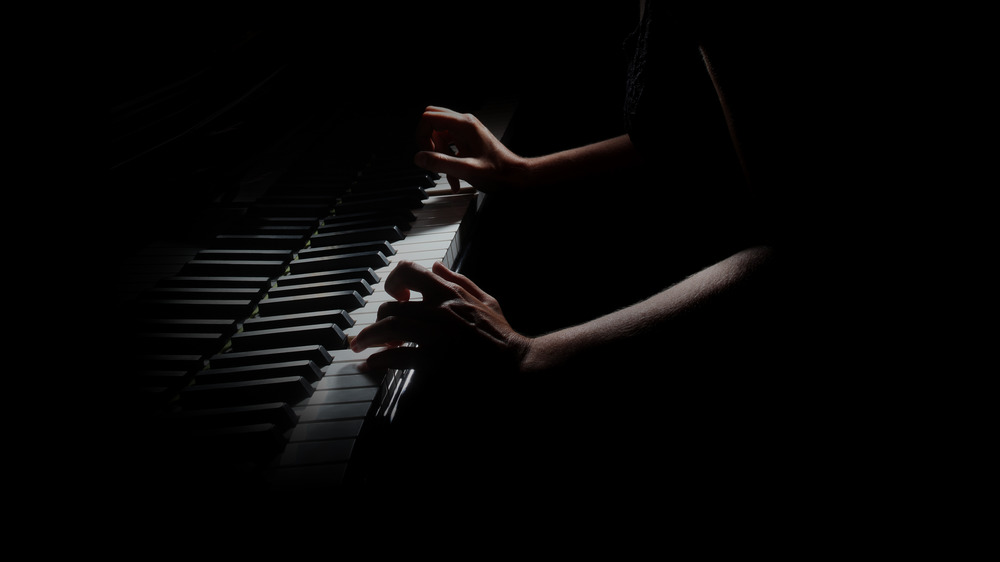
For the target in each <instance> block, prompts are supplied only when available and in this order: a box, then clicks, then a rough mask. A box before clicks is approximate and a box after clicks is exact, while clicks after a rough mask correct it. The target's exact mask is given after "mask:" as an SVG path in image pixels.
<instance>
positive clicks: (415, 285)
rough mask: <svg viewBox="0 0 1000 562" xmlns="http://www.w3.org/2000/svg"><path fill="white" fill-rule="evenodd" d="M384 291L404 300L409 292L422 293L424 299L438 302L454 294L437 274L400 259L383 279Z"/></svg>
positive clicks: (399, 299) (408, 298)
mask: <svg viewBox="0 0 1000 562" xmlns="http://www.w3.org/2000/svg"><path fill="white" fill-rule="evenodd" d="M385 291H386V292H387V293H389V296H391V297H392V298H394V299H396V300H398V301H401V302H406V301H408V300H410V292H411V291H416V292H418V293H420V294H421V295H423V298H424V301H428V302H435V303H439V302H442V301H444V300H447V299H449V298H451V297H452V296H454V290H453V289H452V288H451V286H449V282H446V281H445V280H444V279H442V278H441V277H440V276H439V275H437V274H436V273H434V272H432V271H431V270H429V269H427V268H425V267H423V266H421V265H419V264H417V263H414V262H411V261H406V260H404V261H401V262H399V264H398V265H397V266H396V269H394V270H393V271H392V273H390V274H389V276H388V277H386V279H385Z"/></svg>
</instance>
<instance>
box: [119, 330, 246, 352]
mask: <svg viewBox="0 0 1000 562" xmlns="http://www.w3.org/2000/svg"><path fill="white" fill-rule="evenodd" d="M228 338H229V336H228V335H226V334H222V333H214V334H213V333H190V332H154V333H140V334H136V335H135V340H134V343H135V346H136V349H138V350H139V351H142V352H148V353H181V354H192V355H198V354H209V353H215V352H216V351H219V350H220V349H222V348H223V347H224V346H225V344H226V341H227V340H228Z"/></svg>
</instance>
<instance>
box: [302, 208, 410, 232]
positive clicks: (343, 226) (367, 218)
mask: <svg viewBox="0 0 1000 562" xmlns="http://www.w3.org/2000/svg"><path fill="white" fill-rule="evenodd" d="M416 220H417V217H416V216H415V215H414V214H413V212H412V211H410V210H409V209H392V208H389V209H376V210H374V211H360V212H357V213H349V212H347V211H340V212H338V213H336V214H334V215H330V216H328V217H326V218H324V219H323V224H322V225H320V226H319V227H318V228H317V229H316V232H334V231H337V230H354V229H356V228H365V227H364V226H355V225H356V224H357V223H358V222H361V221H364V222H375V224H372V225H369V226H388V225H392V226H395V227H396V228H399V229H400V230H404V229H406V228H408V227H409V225H410V223H412V222H414V221H416Z"/></svg>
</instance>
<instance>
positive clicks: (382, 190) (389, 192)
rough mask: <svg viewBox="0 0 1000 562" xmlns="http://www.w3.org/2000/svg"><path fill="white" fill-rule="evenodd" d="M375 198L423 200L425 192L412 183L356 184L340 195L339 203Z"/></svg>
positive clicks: (425, 196)
mask: <svg viewBox="0 0 1000 562" xmlns="http://www.w3.org/2000/svg"><path fill="white" fill-rule="evenodd" d="M376 199H381V200H385V199H403V200H407V201H423V200H424V199H427V192H426V191H424V188H423V187H421V186H419V185H413V184H412V183H411V184H409V185H405V186H378V185H375V184H357V185H355V186H354V187H353V188H352V189H351V191H349V192H347V193H345V194H343V195H341V196H340V203H348V202H354V201H371V200H376Z"/></svg>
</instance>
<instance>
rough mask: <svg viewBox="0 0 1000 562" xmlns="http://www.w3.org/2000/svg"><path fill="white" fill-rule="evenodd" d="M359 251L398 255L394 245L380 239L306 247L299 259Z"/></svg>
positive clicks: (300, 253)
mask: <svg viewBox="0 0 1000 562" xmlns="http://www.w3.org/2000/svg"><path fill="white" fill-rule="evenodd" d="M359 252H382V254H383V255H385V256H394V255H396V249H395V248H393V247H392V244H390V243H389V242H388V241H386V240H378V241H373V242H358V243H355V244H340V245H337V246H321V247H315V248H306V249H304V250H302V251H300V252H299V259H310V258H322V257H327V256H342V255H344V254H356V253H359Z"/></svg>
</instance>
